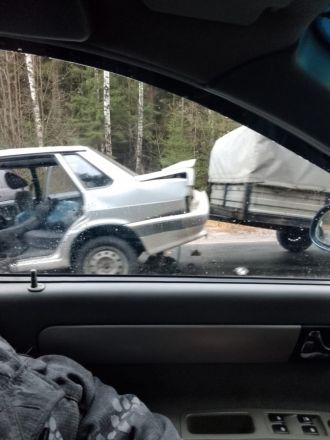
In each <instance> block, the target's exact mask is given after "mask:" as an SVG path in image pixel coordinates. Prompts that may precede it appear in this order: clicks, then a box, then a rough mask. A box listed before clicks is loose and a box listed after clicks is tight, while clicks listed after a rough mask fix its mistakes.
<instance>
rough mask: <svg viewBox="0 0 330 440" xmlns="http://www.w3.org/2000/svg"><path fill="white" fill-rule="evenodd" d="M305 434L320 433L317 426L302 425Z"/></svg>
mask: <svg viewBox="0 0 330 440" xmlns="http://www.w3.org/2000/svg"><path fill="white" fill-rule="evenodd" d="M302 429H303V431H304V433H305V434H312V435H319V432H318V430H317V428H316V427H315V426H313V425H309V426H303V427H302Z"/></svg>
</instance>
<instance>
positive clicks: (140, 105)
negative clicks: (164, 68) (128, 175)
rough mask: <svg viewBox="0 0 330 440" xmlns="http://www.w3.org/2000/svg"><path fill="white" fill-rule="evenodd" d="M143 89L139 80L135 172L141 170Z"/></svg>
mask: <svg viewBox="0 0 330 440" xmlns="http://www.w3.org/2000/svg"><path fill="white" fill-rule="evenodd" d="M143 91H144V87H143V82H140V81H139V102H138V125H137V140H136V152H135V171H136V172H137V173H142V172H143V167H142V142H143Z"/></svg>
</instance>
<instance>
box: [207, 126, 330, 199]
mask: <svg viewBox="0 0 330 440" xmlns="http://www.w3.org/2000/svg"><path fill="white" fill-rule="evenodd" d="M209 182H211V183H249V182H254V183H260V184H263V185H269V186H281V187H287V188H297V189H305V190H315V191H322V192H323V191H326V192H328V191H329V192H330V173H327V172H326V171H324V170H322V169H321V168H319V167H317V166H316V165H313V164H312V163H310V162H308V161H307V160H305V159H303V158H302V157H300V156H298V155H297V154H295V153H293V152H292V151H290V150H287V149H286V148H284V147H282V146H281V145H279V144H277V143H276V142H274V141H271V140H270V139H268V138H266V137H264V136H262V135H261V134H259V133H257V132H255V131H253V130H251V129H249V128H247V127H244V126H242V127H239V128H236V129H235V130H233V131H231V132H230V133H227V134H226V135H225V136H222V137H221V138H220V139H218V140H217V141H216V142H215V144H214V147H213V149H212V151H211V156H210V166H209Z"/></svg>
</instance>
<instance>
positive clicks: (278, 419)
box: [268, 414, 284, 423]
mask: <svg viewBox="0 0 330 440" xmlns="http://www.w3.org/2000/svg"><path fill="white" fill-rule="evenodd" d="M268 418H269V420H270V421H271V422H278V423H281V422H284V416H283V415H282V414H268Z"/></svg>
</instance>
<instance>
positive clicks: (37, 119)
mask: <svg viewBox="0 0 330 440" xmlns="http://www.w3.org/2000/svg"><path fill="white" fill-rule="evenodd" d="M25 62H26V70H27V75H28V80H29V87H30V95H31V101H32V110H33V118H34V124H35V128H36V135H37V143H38V147H42V146H43V145H44V136H43V127H42V121H41V115H40V106H39V101H38V96H37V86H36V78H35V70H34V65H33V56H32V55H30V54H27V53H26V54H25Z"/></svg>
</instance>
